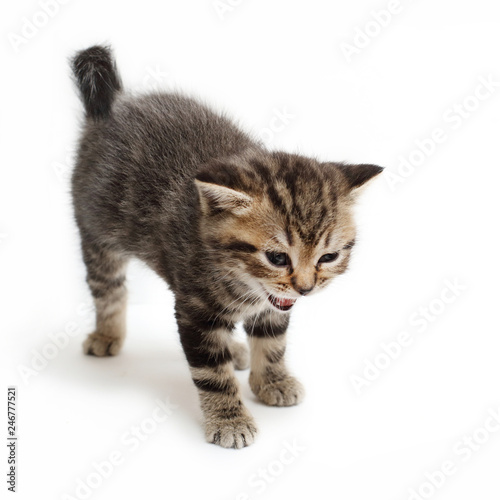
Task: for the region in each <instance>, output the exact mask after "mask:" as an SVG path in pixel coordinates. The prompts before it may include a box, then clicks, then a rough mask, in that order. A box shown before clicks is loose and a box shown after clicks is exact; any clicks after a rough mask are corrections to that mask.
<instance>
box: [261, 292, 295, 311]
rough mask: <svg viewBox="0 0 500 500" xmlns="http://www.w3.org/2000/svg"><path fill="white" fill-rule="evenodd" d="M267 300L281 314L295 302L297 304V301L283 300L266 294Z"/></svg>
mask: <svg viewBox="0 0 500 500" xmlns="http://www.w3.org/2000/svg"><path fill="white" fill-rule="evenodd" d="M267 300H269V302H270V303H271V304H272V305H273V306H274V308H275V309H278V311H282V312H286V311H289V310H290V309H291V308H292V307H293V306H294V304H295V302H297V299H284V298H281V297H276V296H275V295H270V294H268V296H267Z"/></svg>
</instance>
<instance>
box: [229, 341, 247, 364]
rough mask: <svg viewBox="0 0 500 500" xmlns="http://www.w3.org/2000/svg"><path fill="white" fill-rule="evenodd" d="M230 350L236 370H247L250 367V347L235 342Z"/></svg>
mask: <svg viewBox="0 0 500 500" xmlns="http://www.w3.org/2000/svg"><path fill="white" fill-rule="evenodd" d="M230 350H231V356H232V357H233V364H234V367H235V368H236V370H246V369H247V368H248V367H249V366H250V351H249V350H248V346H246V345H245V344H243V343H242V342H233V343H232V344H231V348H230Z"/></svg>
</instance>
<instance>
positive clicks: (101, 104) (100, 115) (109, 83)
mask: <svg viewBox="0 0 500 500" xmlns="http://www.w3.org/2000/svg"><path fill="white" fill-rule="evenodd" d="M71 68H72V69H73V74H74V76H75V80H76V84H77V86H78V89H79V90H80V95H81V99H82V101H83V105H84V106H85V111H86V113H87V117H88V118H91V119H93V120H99V119H105V118H107V117H108V116H109V115H110V114H111V105H112V104H113V101H114V99H115V97H116V94H117V92H120V91H121V90H122V83H121V80H120V76H119V75H118V71H117V69H116V64H115V61H114V59H113V55H112V53H111V49H110V48H109V47H104V46H102V45H94V46H93V47H89V48H88V49H85V50H82V51H81V52H78V53H77V54H76V55H75V56H74V57H73V59H72V60H71Z"/></svg>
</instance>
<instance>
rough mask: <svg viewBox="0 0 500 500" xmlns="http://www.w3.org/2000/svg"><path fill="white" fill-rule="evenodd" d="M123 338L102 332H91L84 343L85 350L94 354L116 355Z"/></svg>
mask: <svg viewBox="0 0 500 500" xmlns="http://www.w3.org/2000/svg"><path fill="white" fill-rule="evenodd" d="M122 344H123V339H120V338H116V337H106V336H105V335H102V334H100V333H97V332H94V333H91V334H90V335H89V336H88V337H87V338H86V339H85V341H84V343H83V352H84V353H85V354H90V355H93V356H99V357H101V356H116V355H117V354H118V353H119V352H120V349H121V347H122Z"/></svg>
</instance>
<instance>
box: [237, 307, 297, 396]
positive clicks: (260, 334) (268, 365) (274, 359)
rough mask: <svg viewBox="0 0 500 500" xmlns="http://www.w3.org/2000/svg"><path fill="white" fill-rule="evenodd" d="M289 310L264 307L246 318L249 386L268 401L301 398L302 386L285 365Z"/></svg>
mask: <svg viewBox="0 0 500 500" xmlns="http://www.w3.org/2000/svg"><path fill="white" fill-rule="evenodd" d="M289 319H290V318H289V315H288V314H281V313H278V312H274V311H266V312H264V313H261V314H259V315H258V316H257V317H252V318H250V319H248V320H247V321H246V322H245V325H244V326H245V331H246V332H247V334H248V336H249V342H250V353H251V364H250V387H251V388H252V391H253V392H254V394H255V395H256V396H257V397H258V398H259V399H260V400H261V401H262V402H263V403H266V404H267V405H271V406H291V405H296V404H298V403H300V402H301V401H302V399H303V398H304V387H303V386H302V384H301V383H300V382H299V381H298V380H297V379H296V378H295V377H293V376H292V375H290V374H289V373H288V369H287V367H286V365H285V359H284V358H285V350H286V330H287V327H288V322H289Z"/></svg>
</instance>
